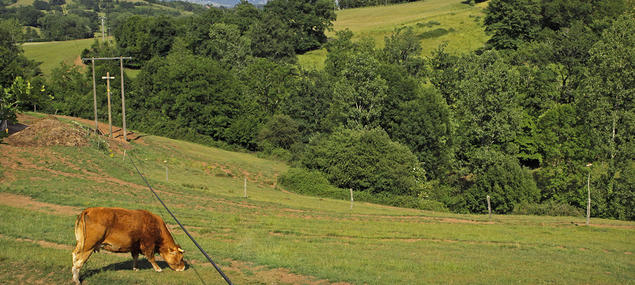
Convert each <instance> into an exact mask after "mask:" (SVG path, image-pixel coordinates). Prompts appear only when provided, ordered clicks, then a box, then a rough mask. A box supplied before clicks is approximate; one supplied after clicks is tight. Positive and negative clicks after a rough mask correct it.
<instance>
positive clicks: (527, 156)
mask: <svg viewBox="0 0 635 285" xmlns="http://www.w3.org/2000/svg"><path fill="white" fill-rule="evenodd" d="M36 2H37V0H36ZM50 3H51V2H49V4H50ZM82 3H83V2H82ZM101 3H102V2H99V4H95V5H96V6H95V9H96V8H97V7H99V8H100V9H102V6H101V5H102V4H101ZM341 3H342V1H340V4H341ZM464 5H470V1H466V3H465V4H464ZM34 6H35V5H34ZM193 10H194V11H195V12H194V13H193V14H191V15H178V16H177V15H168V14H161V15H153V16H146V15H129V16H126V17H121V18H119V20H117V21H112V23H111V29H112V34H113V35H114V41H108V42H101V41H95V44H94V45H93V46H92V47H91V48H90V49H87V50H85V51H84V53H83V54H82V56H83V57H90V56H119V55H123V56H131V57H133V60H130V61H126V62H125V64H126V65H127V67H129V68H134V69H139V70H140V71H139V73H138V75H137V76H136V77H135V78H134V79H132V78H128V77H126V78H125V83H126V86H127V87H126V94H127V96H126V98H127V99H126V103H127V106H128V107H127V114H128V125H129V126H131V127H132V128H134V129H138V130H141V131H144V132H148V133H152V134H157V135H164V136H168V137H172V138H178V139H186V140H190V141H195V142H199V143H203V144H209V145H214V146H218V147H223V148H228V149H235V150H245V151H254V152H258V153H259V154H260V155H263V156H267V157H270V158H275V159H281V160H286V161H289V163H290V164H291V165H292V166H293V167H292V168H291V170H290V171H289V172H288V173H286V174H285V175H283V176H282V177H280V182H281V183H282V185H284V186H285V187H287V188H288V189H290V190H294V191H297V192H301V193H306V194H311V195H320V196H329V197H334V198H346V197H347V195H348V189H349V188H351V189H353V190H354V191H355V193H356V194H355V196H356V197H358V198H356V199H361V200H365V201H372V202H378V203H385V204H390V205H395V206H405V207H414V208H421V209H433V210H450V211H454V212H471V213H484V212H486V211H487V203H486V197H487V196H488V195H489V196H490V197H491V202H492V208H493V211H494V212H495V213H499V214H506V213H517V214H547V215H581V214H582V211H583V209H585V208H586V197H587V189H588V188H587V187H589V188H590V189H591V198H592V201H593V202H592V208H591V215H592V216H594V217H604V218H616V219H628V220H634V219H635V163H634V161H633V153H634V151H635V145H634V142H633V136H634V133H635V132H634V131H635V125H634V124H635V113H634V110H633V95H634V92H633V90H634V80H635V74H634V72H633V63H634V61H635V53H634V51H635V50H634V45H635V38H634V35H635V20H634V19H635V18H634V17H633V14H632V11H633V7H632V2H630V1H626V0H610V1H600V0H590V1H587V0H491V1H489V3H488V7H487V9H486V16H485V18H484V19H483V21H484V22H483V24H484V28H485V30H486V32H488V33H489V34H490V35H491V38H490V40H489V41H488V42H487V43H486V45H485V46H484V47H482V48H481V49H479V50H477V51H475V52H473V53H470V54H463V55H456V54H450V53H448V52H446V50H445V46H444V45H441V46H439V47H438V48H437V49H436V51H435V52H434V53H432V54H429V55H422V54H421V45H420V39H419V38H418V37H417V35H416V34H414V32H413V30H412V28H410V27H408V26H404V27H400V28H397V29H395V30H394V32H393V33H392V35H391V36H389V37H386V38H385V40H384V45H383V47H381V48H378V47H377V46H375V43H374V42H373V40H371V39H362V40H359V41H353V40H352V38H353V33H352V32H350V31H348V30H344V31H338V32H337V33H336V34H335V36H334V37H332V38H327V37H326V35H325V31H327V30H328V29H330V28H331V27H332V23H333V21H334V20H335V13H334V9H333V2H331V1H328V0H272V1H269V2H268V3H267V4H266V5H265V6H264V7H263V8H262V9H259V8H256V7H254V6H252V5H251V4H249V3H247V2H242V3H241V4H239V5H237V6H236V7H234V8H232V9H220V8H210V9H204V10H202V11H198V10H197V9H193ZM37 22H38V23H41V24H43V23H45V21H44V20H41V21H40V20H38V21H37ZM24 25H25V23H24V22H23V21H22V20H19V21H16V20H15V19H12V20H11V19H10V20H4V21H2V22H1V23H0V43H1V47H0V53H2V55H3V56H2V62H0V65H2V70H3V72H2V75H1V76H0V85H1V86H2V87H3V88H2V91H3V92H2V93H1V96H2V101H1V104H2V105H1V106H0V107H1V108H0V111H1V112H2V113H0V115H1V116H3V117H4V118H15V117H14V116H12V114H14V113H15V112H16V111H18V110H32V109H33V107H34V105H37V108H38V110H40V111H44V112H48V113H56V114H66V115H72V116H79V117H85V118H92V116H93V115H92V114H93V109H92V108H93V107H92V106H93V105H92V86H91V85H90V84H91V79H90V76H91V74H90V72H86V71H87V70H88V69H82V68H80V67H77V66H65V65H62V66H60V67H59V68H57V69H56V70H55V71H54V74H53V75H52V76H50V77H49V78H43V77H41V76H39V72H38V70H37V65H36V64H34V63H32V62H30V61H29V60H27V59H26V58H25V57H24V55H23V54H22V51H21V49H20V46H19V44H17V43H18V42H19V41H21V40H22V39H24V36H25V34H24V32H23V26H24ZM43 34H46V33H44V32H43ZM318 48H326V50H327V58H326V62H325V68H324V69H323V70H306V69H303V68H302V67H301V66H300V65H298V64H297V57H296V55H297V54H301V53H303V52H306V51H310V50H315V49H318ZM118 68H119V67H118V63H114V62H113V63H100V64H99V65H97V66H96V72H97V74H105V73H106V71H109V72H110V73H111V74H118V72H119V71H118V70H119V69H118ZM98 84H100V86H98V87H97V88H98V90H105V86H102V85H104V84H105V83H104V82H98ZM117 88H118V87H113V93H115V94H117V93H118V92H119V90H117ZM113 99H114V102H113V106H115V107H114V109H113V111H114V112H115V114H118V113H119V112H120V107H117V106H120V103H119V102H117V100H118V99H117V96H115V97H114V98H113ZM99 100H101V101H102V102H100V103H99V105H100V108H101V109H100V111H99V112H100V114H105V106H106V104H105V102H104V101H105V100H106V99H105V98H104V96H101V97H100V99H99ZM113 118H114V119H115V120H114V121H115V123H117V124H119V123H120V121H118V120H120V119H119V118H120V116H118V115H114V116H113ZM587 179H588V180H587Z"/></svg>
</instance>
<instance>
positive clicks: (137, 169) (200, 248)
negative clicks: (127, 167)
mask: <svg viewBox="0 0 635 285" xmlns="http://www.w3.org/2000/svg"><path fill="white" fill-rule="evenodd" d="M128 154H129V155H128V159H129V160H130V162H131V163H132V166H134V168H135V170H136V171H137V173H138V174H139V176H141V178H142V179H143V181H144V182H145V183H146V185H147V186H148V188H149V189H150V191H151V192H152V194H154V197H155V198H156V199H157V200H159V202H160V203H161V205H163V208H165V210H166V211H167V212H168V213H169V214H170V216H172V219H174V221H175V222H176V223H177V224H178V225H179V227H181V229H182V230H183V232H184V233H185V234H186V235H187V236H188V237H189V238H190V240H191V241H192V242H193V243H194V245H196V247H197V248H198V250H199V251H200V252H201V253H202V254H203V255H204V256H205V257H206V258H207V260H208V261H209V262H210V263H211V264H212V265H213V266H214V268H215V269H216V271H218V273H219V274H220V275H221V276H222V277H223V279H225V281H226V282H227V284H229V285H233V284H232V282H231V281H230V280H229V278H228V277H227V275H225V273H224V272H223V270H221V269H220V267H218V265H216V263H215V262H214V261H213V260H212V258H211V257H210V256H209V255H208V254H207V252H205V250H204V249H203V248H202V247H201V246H200V245H199V244H198V242H196V239H194V237H192V235H191V234H190V233H189V232H188V231H187V229H185V227H184V226H183V225H182V224H181V222H180V221H179V219H177V218H176V216H175V215H174V214H173V213H172V211H170V209H169V208H168V206H167V205H165V203H163V200H161V198H160V197H159V195H158V194H157V193H156V191H154V189H152V186H150V183H149V182H148V180H147V179H146V178H145V176H143V174H141V171H139V168H137V165H136V164H135V163H134V159H133V158H132V153H131V152H129V153H128ZM137 160H139V159H138V158H137ZM196 273H197V274H198V272H196ZM199 278H200V275H199ZM201 281H202V278H201ZM203 283H204V282H203Z"/></svg>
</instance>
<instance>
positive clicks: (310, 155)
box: [301, 129, 424, 195]
mask: <svg viewBox="0 0 635 285" xmlns="http://www.w3.org/2000/svg"><path fill="white" fill-rule="evenodd" d="M301 163H302V164H303V166H305V167H306V168H308V169H315V170H319V171H322V173H324V174H325V177H326V178H327V179H328V181H329V182H331V183H332V184H333V185H335V186H337V187H340V188H344V189H348V188H352V189H353V190H355V191H366V192H370V193H384V192H386V193H391V194H396V195H417V194H418V192H419V190H420V188H421V187H420V182H421V181H423V179H424V177H423V176H424V175H423V170H422V168H421V167H420V165H419V162H418V161H417V158H416V157H415V155H414V154H412V152H411V151H410V150H409V149H408V148H407V147H406V146H404V145H402V144H399V143H396V142H393V141H392V140H390V138H389V137H388V135H387V134H386V132H384V130H382V129H371V130H365V129H363V130H350V129H342V130H339V131H336V132H335V133H333V134H331V135H329V136H325V137H320V138H317V139H315V140H314V141H312V142H311V143H310V144H309V146H307V149H306V151H305V152H304V155H303V158H302V160H301Z"/></svg>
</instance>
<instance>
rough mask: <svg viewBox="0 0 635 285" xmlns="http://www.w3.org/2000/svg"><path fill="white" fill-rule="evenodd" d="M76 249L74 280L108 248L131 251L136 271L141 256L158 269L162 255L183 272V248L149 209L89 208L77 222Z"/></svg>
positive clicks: (159, 270) (80, 215)
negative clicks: (157, 259) (156, 256)
mask: <svg viewBox="0 0 635 285" xmlns="http://www.w3.org/2000/svg"><path fill="white" fill-rule="evenodd" d="M75 239H76V240H77V245H76V246H75V249H74V250H73V270H72V271H73V281H75V283H77V284H80V282H79V270H80V269H81V268H82V265H84V263H85V262H86V260H88V258H89V257H90V255H91V254H92V253H93V252H94V251H99V250H100V249H104V250H107V251H112V252H130V253H131V254H132V259H133V265H132V269H133V270H138V269H137V258H138V257H139V253H141V254H143V255H145V256H146V258H147V259H148V261H150V263H151V264H152V267H154V270H156V271H157V272H161V267H159V265H157V263H156V262H155V261H154V254H155V253H156V252H158V253H159V254H160V255H161V256H162V257H163V259H164V260H165V261H166V262H167V263H168V265H169V266H170V268H172V269H174V270H176V271H183V270H184V269H185V263H184V262H183V249H182V248H181V247H180V246H179V245H178V244H176V243H175V242H174V239H173V238H172V235H170V232H169V231H168V228H167V227H166V226H165V222H163V220H162V219H161V218H160V217H159V216H157V215H155V214H152V213H150V212H148V211H145V210H128V209H122V208H103V207H96V208H88V209H86V210H84V211H82V213H81V214H79V216H77V220H76V221H75Z"/></svg>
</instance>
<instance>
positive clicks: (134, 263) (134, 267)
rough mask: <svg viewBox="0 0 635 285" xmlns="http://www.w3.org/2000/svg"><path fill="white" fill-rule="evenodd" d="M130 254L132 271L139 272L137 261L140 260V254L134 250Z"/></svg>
mask: <svg viewBox="0 0 635 285" xmlns="http://www.w3.org/2000/svg"><path fill="white" fill-rule="evenodd" d="M130 254H132V270H134V271H139V268H137V260H138V259H139V252H138V251H136V250H132V251H130Z"/></svg>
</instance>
